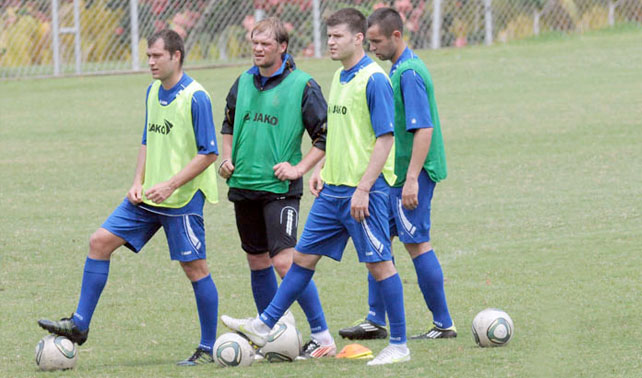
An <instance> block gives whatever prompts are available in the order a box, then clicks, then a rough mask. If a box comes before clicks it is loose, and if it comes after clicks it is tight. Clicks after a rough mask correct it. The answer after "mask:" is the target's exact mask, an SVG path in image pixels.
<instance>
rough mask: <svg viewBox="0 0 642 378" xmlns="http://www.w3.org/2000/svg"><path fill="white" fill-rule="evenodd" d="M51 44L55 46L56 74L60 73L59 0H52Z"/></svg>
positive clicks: (54, 61)
mask: <svg viewBox="0 0 642 378" xmlns="http://www.w3.org/2000/svg"><path fill="white" fill-rule="evenodd" d="M51 23H52V33H51V38H52V41H51V44H52V48H53V63H54V76H59V75H60V24H59V20H58V0H51Z"/></svg>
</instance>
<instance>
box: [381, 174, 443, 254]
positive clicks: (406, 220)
mask: <svg viewBox="0 0 642 378" xmlns="http://www.w3.org/2000/svg"><path fill="white" fill-rule="evenodd" d="M418 182H419V193H418V198H419V205H418V206H417V208H415V209H414V210H408V209H406V208H405V207H403V205H402V202H401V192H402V190H403V187H399V188H390V208H391V210H392V212H391V214H390V215H391V216H390V236H399V240H400V241H401V242H402V243H404V244H417V243H424V242H429V241H430V207H431V205H430V203H431V202H432V194H433V192H434V190H435V182H434V181H432V180H431V179H430V176H428V173H426V171H425V170H424V169H422V170H421V173H420V174H419V179H418Z"/></svg>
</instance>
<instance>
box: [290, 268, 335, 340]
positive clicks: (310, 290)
mask: <svg viewBox="0 0 642 378" xmlns="http://www.w3.org/2000/svg"><path fill="white" fill-rule="evenodd" d="M297 302H299V305H300V306H301V309H303V312H304V313H305V317H306V318H308V323H309V324H310V332H312V333H315V332H321V331H325V330H326V329H328V324H327V323H326V322H325V315H324V314H323V307H321V299H320V298H319V292H318V291H317V285H315V284H314V281H313V280H310V283H308V286H306V288H305V290H303V293H301V295H299V298H298V299H297Z"/></svg>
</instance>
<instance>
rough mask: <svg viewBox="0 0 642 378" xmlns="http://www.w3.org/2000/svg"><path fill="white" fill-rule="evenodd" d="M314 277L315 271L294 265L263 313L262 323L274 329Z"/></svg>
mask: <svg viewBox="0 0 642 378" xmlns="http://www.w3.org/2000/svg"><path fill="white" fill-rule="evenodd" d="M313 275H314V270H312V269H306V268H304V267H302V266H299V265H297V264H294V263H293V264H292V266H291V267H290V270H288V273H287V274H286V275H285V277H283V281H282V282H281V286H279V289H278V290H277V291H276V295H275V296H274V298H273V299H272V301H271V302H270V304H269V305H268V306H267V308H266V309H265V311H263V312H262V313H261V316H260V318H261V321H262V322H263V323H265V324H266V325H267V326H268V327H270V329H272V327H274V325H275V324H276V322H277V321H279V319H280V318H281V316H283V314H284V313H285V311H286V310H287V309H288V308H290V306H291V305H292V303H294V301H295V300H296V299H297V298H298V297H299V296H300V295H301V293H302V292H303V291H304V290H305V289H306V287H307V286H308V284H309V283H310V280H312V276H313Z"/></svg>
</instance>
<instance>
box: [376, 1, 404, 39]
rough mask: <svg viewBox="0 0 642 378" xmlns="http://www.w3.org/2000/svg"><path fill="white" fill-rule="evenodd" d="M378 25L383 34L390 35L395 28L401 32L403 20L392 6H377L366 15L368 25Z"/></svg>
mask: <svg viewBox="0 0 642 378" xmlns="http://www.w3.org/2000/svg"><path fill="white" fill-rule="evenodd" d="M375 25H379V30H380V31H381V33H383V35H384V36H386V37H390V36H391V35H392V33H393V32H394V31H395V30H399V32H400V33H401V34H403V20H402V19H401V16H400V15H399V12H397V11H396V10H394V9H392V8H379V9H377V10H375V11H374V12H372V14H371V15H370V17H368V27H369V28H370V27H372V26H375Z"/></svg>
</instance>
